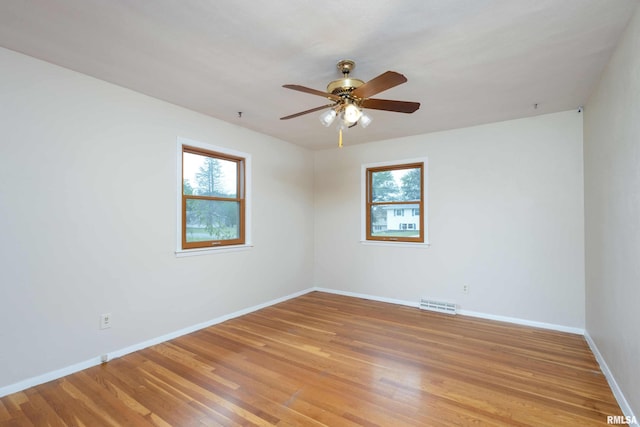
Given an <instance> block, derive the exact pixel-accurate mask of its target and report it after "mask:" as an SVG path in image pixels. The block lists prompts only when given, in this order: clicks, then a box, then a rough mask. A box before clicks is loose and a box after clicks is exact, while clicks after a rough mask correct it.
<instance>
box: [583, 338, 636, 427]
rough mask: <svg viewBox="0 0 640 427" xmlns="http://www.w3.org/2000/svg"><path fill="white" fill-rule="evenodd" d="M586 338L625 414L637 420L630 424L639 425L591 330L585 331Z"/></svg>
mask: <svg viewBox="0 0 640 427" xmlns="http://www.w3.org/2000/svg"><path fill="white" fill-rule="evenodd" d="M584 338H585V340H587V344H589V348H591V352H592V353H593V355H594V356H595V357H596V360H597V361H598V364H599V365H600V369H601V370H602V373H603V374H604V376H605V378H606V379H607V382H608V383H609V387H611V391H612V392H613V395H614V396H615V398H616V400H617V401H618V405H620V409H622V413H623V414H624V415H625V416H627V417H629V418H630V419H635V420H636V423H634V424H630V425H632V426H636V427H639V424H638V423H637V417H636V416H635V415H634V413H633V410H632V409H631V405H629V402H627V399H626V398H625V397H624V394H622V390H620V386H618V383H617V382H616V379H615V377H614V376H613V373H612V372H611V370H610V369H609V366H608V365H607V362H606V361H605V360H604V357H603V356H602V353H600V350H599V349H598V346H597V345H596V343H595V341H593V338H591V335H589V331H585V332H584ZM611 415H618V414H611Z"/></svg>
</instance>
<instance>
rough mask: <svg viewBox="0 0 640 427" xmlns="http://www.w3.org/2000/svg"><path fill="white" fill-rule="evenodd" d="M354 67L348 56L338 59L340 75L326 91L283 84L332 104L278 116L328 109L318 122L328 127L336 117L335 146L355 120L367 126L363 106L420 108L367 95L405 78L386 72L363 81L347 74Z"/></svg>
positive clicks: (402, 109) (406, 110) (400, 109)
mask: <svg viewBox="0 0 640 427" xmlns="http://www.w3.org/2000/svg"><path fill="white" fill-rule="evenodd" d="M355 66H356V63H355V62H354V61H352V60H350V59H344V60H342V61H340V62H338V65H337V67H338V70H340V72H341V73H342V75H343V77H342V78H341V79H337V80H334V81H332V82H330V83H329V84H328V85H327V91H326V92H322V91H320V90H316V89H311V88H308V87H305V86H300V85H284V86H283V87H284V88H287V89H292V90H297V91H300V92H305V93H309V94H312V95H318V96H323V97H325V98H327V99H330V100H331V101H333V104H329V105H323V106H321V107H316V108H312V109H310V110H306V111H301V112H299V113H295V114H291V115H289V116H285V117H281V118H280V120H288V119H292V118H294V117H298V116H302V115H305V114H308V113H313V112H315V111H320V110H323V109H325V108H328V109H327V110H326V111H324V112H322V113H321V114H320V117H319V118H320V122H321V123H322V125H323V126H325V127H329V126H331V124H333V122H334V121H335V120H336V119H339V120H338V128H339V137H338V146H339V147H342V130H343V129H348V128H351V127H354V126H355V125H357V124H358V123H360V126H362V127H363V128H366V127H367V126H369V124H370V123H371V121H372V118H371V117H370V116H369V115H367V114H366V113H365V112H364V108H368V109H372V110H384V111H393V112H399V113H413V112H414V111H416V110H417V109H418V108H420V103H419V102H407V101H395V100H388V99H376V98H370V97H371V96H373V95H376V94H378V93H380V92H383V91H385V90H387V89H391V88H392V87H395V86H398V85H400V84H402V83H405V82H406V81H407V78H406V77H405V76H403V75H402V74H400V73H397V72H395V71H387V72H385V73H382V74H380V75H379V76H377V77H375V78H373V79H372V80H369V81H368V82H366V83H365V82H364V81H362V80H359V79H354V78H351V77H349V74H350V73H351V71H353V69H354V68H355Z"/></svg>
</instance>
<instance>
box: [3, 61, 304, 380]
mask: <svg viewBox="0 0 640 427" xmlns="http://www.w3.org/2000/svg"><path fill="white" fill-rule="evenodd" d="M177 83H178V82H177ZM229 114H230V115H233V114H235V112H232V111H230V112H229ZM247 116H248V114H247ZM248 119H249V117H247V120H248ZM243 120H244V118H243ZM0 131H1V132H2V134H1V138H2V140H1V141H0V389H1V388H2V387H3V386H5V387H6V386H8V385H10V384H14V383H16V382H18V381H22V380H24V379H28V378H31V377H34V376H38V375H41V374H43V373H47V372H50V371H53V370H55V369H59V368H64V367H66V366H69V365H72V364H74V363H78V362H80V361H84V360H87V359H89V358H95V357H97V356H98V355H100V354H103V353H107V352H111V351H114V350H118V349H122V348H125V347H127V346H130V345H133V344H137V343H140V342H143V341H145V340H149V339H152V338H155V337H158V336H161V335H164V334H167V333H170V332H173V331H176V330H180V329H182V328H185V327H189V326H192V325H195V324H199V323H201V322H206V321H207V320H210V319H214V318H217V317H219V316H222V315H225V314H228V313H231V312H234V311H236V310H240V309H243V308H246V307H250V306H254V305H256V304H260V303H264V302H266V301H269V300H272V299H275V298H279V297H283V296H285V295H289V294H292V293H294V292H297V291H300V290H302V289H306V288H308V287H310V286H311V285H312V283H310V282H311V281H310V278H311V276H312V268H313V243H312V234H313V210H312V209H313V177H312V174H311V173H310V171H311V170H312V168H313V155H312V153H310V152H308V151H306V150H303V149H301V148H298V147H295V146H293V145H291V144H288V143H285V142H282V141H279V140H276V139H273V138H271V137H268V136H265V135H261V134H258V133H255V132H251V131H248V130H245V129H242V128H240V127H237V126H234V125H232V124H228V123H224V122H221V121H218V120H215V119H212V118H209V117H206V116H204V115H200V114H197V113H193V112H190V111H188V110H185V109H182V108H179V107H176V106H173V105H170V104H167V103H164V102H161V101H158V100H155V99H153V98H150V97H146V96H143V95H140V94H138V93H135V92H132V91H129V90H126V89H123V88H121V87H118V86H114V85H111V84H108V83H105V82H102V81H99V80H96V79H93V78H90V77H87V76H84V75H81V74H78V73H75V72H72V71H69V70H66V69H62V68H59V67H55V66H52V65H50V64H48V63H45V62H41V61H38V60H35V59H32V58H29V57H26V56H23V55H20V54H17V53H15V52H11V51H8V50H4V49H0ZM178 136H182V137H186V138H191V139H195V140H198V141H201V142H207V143H211V144H215V145H219V146H225V147H229V148H232V149H235V150H240V151H244V152H247V153H250V154H251V155H252V160H253V190H254V199H253V242H254V244H255V247H254V248H253V249H250V250H247V251H242V252H234V253H224V254H215V255H206V256H197V257H187V258H176V256H175V254H174V251H175V248H176V231H175V230H176V197H177V190H176V138H177V137H178ZM276 207H277V208H276ZM282 212H286V215H287V221H286V225H283V224H282ZM106 312H111V313H112V315H113V327H112V328H111V329H109V330H103V331H101V330H99V329H98V321H99V314H100V313H106Z"/></svg>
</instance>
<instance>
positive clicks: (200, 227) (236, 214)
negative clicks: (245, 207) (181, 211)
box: [186, 199, 240, 242]
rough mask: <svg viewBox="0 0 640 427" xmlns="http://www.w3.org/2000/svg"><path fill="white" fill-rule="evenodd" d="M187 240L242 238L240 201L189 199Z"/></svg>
mask: <svg viewBox="0 0 640 427" xmlns="http://www.w3.org/2000/svg"><path fill="white" fill-rule="evenodd" d="M186 215H187V237H186V239H187V242H202V241H206V240H234V239H239V238H240V227H239V224H240V203H239V202H223V201H218V200H200V199H187V212H186Z"/></svg>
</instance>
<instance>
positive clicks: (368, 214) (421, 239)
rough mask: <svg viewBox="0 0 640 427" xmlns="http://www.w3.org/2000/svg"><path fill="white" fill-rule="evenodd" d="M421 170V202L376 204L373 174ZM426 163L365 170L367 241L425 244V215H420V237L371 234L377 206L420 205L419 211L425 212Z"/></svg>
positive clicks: (404, 201)
mask: <svg viewBox="0 0 640 427" xmlns="http://www.w3.org/2000/svg"><path fill="white" fill-rule="evenodd" d="M416 168H419V169H420V200H403V201H384V202H374V201H373V200H372V198H373V189H372V183H373V174H374V173H376V172H386V171H394V170H400V169H416ZM425 169H426V163H425V162H415V163H413V162H411V163H398V164H395V163H394V164H389V165H384V166H372V167H367V168H366V170H365V180H366V184H365V185H366V188H365V210H366V213H365V218H366V224H365V238H366V240H367V241H380V242H405V243H425V219H424V215H420V221H419V224H420V230H418V231H419V236H418V237H406V236H373V235H372V233H371V231H372V230H371V229H372V224H371V209H372V207H373V206H376V205H406V204H418V209H420V212H421V213H423V212H425V209H424V199H425V197H424V194H425V188H424V182H425Z"/></svg>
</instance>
